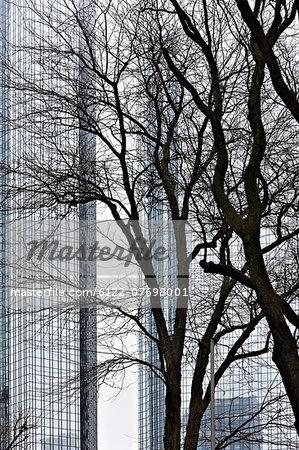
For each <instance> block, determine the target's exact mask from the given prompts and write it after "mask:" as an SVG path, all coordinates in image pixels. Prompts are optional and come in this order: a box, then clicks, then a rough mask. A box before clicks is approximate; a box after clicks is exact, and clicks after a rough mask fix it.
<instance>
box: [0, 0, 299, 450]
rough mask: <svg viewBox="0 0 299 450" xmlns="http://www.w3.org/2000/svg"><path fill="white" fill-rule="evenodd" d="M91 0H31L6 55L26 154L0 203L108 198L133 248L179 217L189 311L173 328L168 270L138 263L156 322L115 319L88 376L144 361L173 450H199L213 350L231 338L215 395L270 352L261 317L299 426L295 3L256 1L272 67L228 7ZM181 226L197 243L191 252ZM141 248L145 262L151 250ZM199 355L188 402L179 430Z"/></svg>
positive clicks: (11, 168)
mask: <svg viewBox="0 0 299 450" xmlns="http://www.w3.org/2000/svg"><path fill="white" fill-rule="evenodd" d="M79 3H80V2H76V1H75V0H72V1H69V2H66V3H65V4H64V6H63V11H62V10H61V7H60V6H56V5H55V4H54V5H53V4H50V3H49V4H48V3H46V4H45V5H44V4H43V5H42V6H41V7H40V8H39V7H37V6H36V5H35V4H34V2H32V3H31V2H30V1H29V2H28V3H27V4H26V7H25V9H24V11H28V8H29V9H30V10H31V11H32V12H34V21H33V22H30V19H27V21H26V20H25V22H24V23H25V27H26V32H28V33H30V36H31V40H30V43H29V42H28V44H25V45H24V44H21V43H20V42H8V43H7V47H8V53H7V54H8V55H9V58H8V61H2V65H3V67H4V69H5V73H6V74H7V78H6V79H4V81H3V83H2V84H3V89H6V90H8V91H9V93H13V95H12V94H8V99H9V100H8V103H9V104H8V111H9V114H8V116H6V117H4V118H3V119H4V120H5V121H6V123H7V124H8V126H9V128H10V130H11V133H12V136H14V133H15V136H17V137H19V138H21V137H22V148H20V147H19V148H18V147H17V146H16V147H15V153H14V154H12V155H11V157H10V159H9V160H8V161H5V162H3V163H2V171H3V178H2V179H3V191H4V193H5V196H4V202H3V203H4V205H5V202H6V201H7V202H8V203H9V202H11V199H12V198H13V199H14V202H15V209H17V208H18V207H19V211H20V215H23V216H24V214H36V212H42V213H43V214H50V215H51V216H52V217H53V216H57V217H61V216H65V215H67V214H73V213H75V212H76V211H77V209H78V205H82V204H88V203H90V202H92V201H95V200H96V201H97V202H99V203H100V204H101V205H103V207H105V211H109V214H110V217H112V218H113V219H114V220H117V223H118V225H119V228H120V231H121V232H122V233H123V234H124V236H125V238H126V239H127V242H128V244H129V246H130V244H131V243H132V242H133V241H137V242H138V239H140V238H141V237H142V238H145V236H143V235H142V229H141V222H142V220H144V217H146V218H148V219H152V218H153V217H154V216H159V215H160V218H163V217H164V218H165V217H171V219H172V221H173V224H174V225H173V236H174V240H175V244H176V245H175V252H176V255H175V257H176V263H175V264H176V269H175V273H176V274H177V275H180V274H183V275H184V276H177V279H176V287H177V288H178V292H179V295H178V296H177V299H176V304H177V308H176V309H175V310H174V312H173V319H172V320H171V322H169V320H168V315H167V311H165V309H164V307H163V296H161V289H160V288H161V286H160V285H159V273H158V269H157V267H155V265H154V264H153V263H152V261H150V262H147V263H145V262H144V259H142V258H141V259H140V270H141V273H142V274H143V276H144V279H145V286H146V287H147V288H148V289H149V292H150V293H151V295H150V297H151V298H150V302H151V303H150V306H151V309H150V312H148V311H145V312H143V311H142V309H141V310H138V311H136V310H135V311H134V310H133V311H132V310H130V309H128V308H125V307H118V308H114V309H113V310H110V309H109V310H108V312H107V311H106V310H105V313H103V314H102V315H103V317H102V321H103V323H105V321H107V323H108V324H109V326H107V327H106V328H105V332H103V335H102V336H101V342H103V346H104V343H107V346H106V348H107V347H109V352H110V353H112V354H113V356H112V357H110V358H106V359H105V360H104V361H102V363H101V364H99V365H98V366H97V367H96V370H94V369H92V370H91V372H92V377H94V376H97V377H99V379H100V380H101V381H105V380H106V379H107V376H108V375H109V374H111V373H119V372H121V371H122V370H123V369H124V368H125V367H130V366H131V365H135V364H136V365H143V366H146V367H148V368H149V369H150V370H151V371H152V372H153V373H154V375H155V376H156V377H158V378H159V379H160V380H161V383H163V385H164V388H165V434H164V447H165V449H168V450H170V449H171V450H173V449H179V448H180V447H181V441H182V434H183V438H184V448H185V449H186V450H191V449H193V450H195V449H196V448H197V443H198V439H199V431H200V426H201V423H202V420H203V417H204V413H205V411H206V410H207V408H208V406H209V403H210V398H211V392H210V384H209V373H208V363H209V356H210V347H209V343H210V340H211V339H214V341H215V342H216V343H218V342H219V343H221V342H227V341H226V340H228V336H231V338H230V339H231V340H232V341H231V345H230V347H229V348H227V349H226V351H224V352H223V354H222V356H221V364H220V365H219V367H218V369H217V372H216V385H217V384H218V383H219V382H220V380H221V377H223V376H224V374H225V373H227V372H228V371H229V370H230V369H231V368H232V367H235V365H236V364H237V362H238V361H240V360H242V359H244V358H246V359H248V358H257V357H259V356H261V355H263V354H265V353H267V352H268V350H269V349H270V348H272V347H271V346H270V335H267V334H266V333H265V335H264V339H263V340H264V342H263V345H262V346H261V347H254V348H250V336H251V333H252V332H253V331H254V329H255V327H257V326H258V324H259V323H260V322H261V321H262V319H263V318H264V317H266V319H267V322H268V324H269V328H270V331H271V336H273V360H274V361H275V363H276V365H277V367H278V369H279V371H280V373H281V376H282V379H283V382H284V385H285V388H286V392H287V394H288V397H289V399H290V402H291V404H292V407H293V411H294V414H295V416H296V417H297V415H298V392H297V389H296V387H297V386H298V379H297V378H298V376H299V370H297V369H296V368H298V364H299V363H298V356H297V349H296V337H295V335H293V330H291V329H290V326H289V325H288V324H287V321H286V319H287V320H288V321H289V322H290V323H291V324H292V327H296V328H297V326H298V318H297V315H296V313H295V311H294V310H293V308H292V307H291V305H290V303H291V302H292V301H293V299H294V294H295V292H296V288H297V285H298V283H297V281H296V279H295V277H296V274H295V263H296V253H295V246H296V238H297V235H298V229H297V228H296V226H295V225H294V214H295V199H296V195H297V190H296V171H295V170H294V169H293V167H292V163H293V159H294V145H295V138H296V135H295V131H294V126H293V119H292V116H291V114H290V112H289V110H290V111H291V112H292V114H293V115H294V116H295V112H296V111H295V107H294V106H289V104H288V103H291V104H292V105H293V104H294V100H293V95H292V92H293V91H294V90H295V87H294V86H293V85H292V83H293V82H294V81H295V77H294V72H293V66H292V59H291V56H292V53H293V52H294V48H293V44H292V42H289V40H288V39H289V38H288V37H286V38H285V40H283V36H284V34H283V33H284V32H285V31H286V30H290V29H291V28H290V27H291V26H292V23H293V20H294V11H295V10H294V7H293V2H289V3H290V4H289V5H287V6H285V5H284V4H282V2H275V3H276V5H275V6H274V7H272V4H271V5H269V6H267V7H265V5H264V6H263V8H262V7H261V6H260V7H258V5H257V6H256V13H255V14H256V17H257V16H258V15H260V21H261V23H263V26H264V27H265V29H266V30H267V29H268V28H271V29H272V30H273V31H272V32H271V33H270V34H269V35H266V34H265V32H264V35H265V36H266V37H264V38H263V39H266V40H267V42H268V41H269V42H268V44H267V45H269V46H271V48H272V47H273V46H274V45H277V47H278V48H279V45H281V46H282V47H281V48H283V49H287V50H288V52H287V53H283V51H282V50H281V51H279V56H277V55H276V56H275V55H274V54H273V52H272V53H271V52H268V53H269V54H270V56H269V57H266V56H265V55H262V54H261V53H262V52H261V48H260V46H263V41H261V40H260V39H259V37H257V36H256V35H255V34H254V32H253V31H252V34H253V36H252V37H251V36H250V33H249V32H248V29H247V27H246V25H245V24H244V22H242V20H241V18H240V15H239V13H238V8H237V6H236V5H235V3H236V2H234V1H231V2H222V1H210V2H206V1H202V2H191V1H190V2H188V1H186V2H176V1H172V0H170V1H165V2H164V1H161V2H156V1H146V2H142V4H141V5H140V4H139V3H140V2H139V3H137V4H136V5H135V4H133V5H132V4H131V5H130V3H129V2H126V1H122V2H118V3H117V4H114V3H113V2H107V3H105V2H104V3H101V2H98V1H96V0H90V1H89V2H88V4H83V9H82V8H81V9H80V7H79ZM237 3H238V6H239V7H240V5H239V4H240V3H241V2H237ZM257 3H259V2H257ZM240 9H241V7H240ZM20 11H22V9H21V8H20ZM24 14H25V13H24ZM279 14H280V17H281V18H280V19H279V20H278V16H279ZM273 15H274V16H273ZM256 20H257V19H256ZM37 23H38V24H40V25H41V26H40V27H39V26H37V25H36V24H37ZM246 23H247V22H246ZM45 29H46V30H47V33H45ZM258 29H259V28H258ZM78 36H80V39H77V38H76V37H78ZM24 58H25V60H26V61H28V64H29V65H30V68H31V70H30V71H27V70H26V69H27V67H28V66H27V65H24V64H23V61H24ZM271 58H272V60H273V58H275V61H276V62H277V59H278V58H279V64H280V66H282V67H283V69H284V70H285V71H286V73H287V74H288V78H287V81H284V84H286V83H287V84H290V85H291V86H289V87H288V89H289V90H291V91H292V92H291V93H290V92H289V91H287V94H289V95H287V97H288V98H287V99H286V98H285V96H284V97H283V95H284V94H281V93H280V91H279V90H278V89H277V85H276V84H275V83H274V81H273V80H274V79H275V80H276V78H275V76H274V75H273V70H274V72H275V71H276V69H277V68H276V66H275V65H274V69H273V70H272V67H273V64H272V63H271V61H272V60H271ZM266 64H267V65H268V67H269V71H270V74H271V77H270V76H269V75H268V73H267V71H266ZM271 64H272V65H271ZM283 69H280V70H283ZM280 75H281V76H283V74H281V73H280ZM270 78H271V79H270ZM271 80H272V81H273V85H274V88H275V89H273V88H272V82H271ZM276 91H277V92H278V94H279V95H281V97H282V98H283V100H284V102H285V104H286V105H287V106H288V107H289V109H288V108H286V107H285V106H284V105H281V103H280V101H279V99H278V97H277V94H276ZM283 91H284V92H285V91H286V89H285V87H284V88H283ZM295 117H296V116H295ZM80 133H81V135H82V133H84V140H82V139H81V140H80V139H78V136H80ZM94 139H96V142H97V150H96V155H94V153H93V149H94ZM16 141H17V140H16ZM79 143H80V145H79ZM82 147H83V148H84V152H83V153H82ZM82 154H84V157H83V158H82ZM7 180H10V182H7ZM12 180H13V183H12V182H11V181H12ZM127 220H129V222H128V221H127ZM187 221H189V223H190V224H191V226H192V229H193V236H196V241H195V242H194V243H193V244H194V245H193V247H192V248H191V250H190V249H189V247H188V242H187V232H186V227H187ZM139 242H141V241H139ZM143 242H146V240H144V241H143ZM138 251H139V252H140V254H141V255H143V256H144V255H145V254H147V253H148V252H149V245H148V243H145V244H144V245H143V246H142V245H139V247H138ZM199 261H200V264H198V263H199ZM278 262H279V265H278ZM202 269H203V270H204V271H205V272H206V274H210V273H211V274H212V275H211V276H208V275H205V277H204V280H206V285H205V289H202V288H200V286H199V284H198V283H196V282H192V283H193V284H192V283H191V286H192V295H191V294H190V298H191V307H189V308H188V301H187V298H188V297H186V296H185V295H183V292H187V293H189V290H190V282H189V279H190V278H191V279H192V277H191V274H193V277H194V274H195V277H197V276H198V277H200V276H201V277H202V276H203V275H202V273H203V270H202ZM197 274H200V275H197ZM185 275H187V276H185ZM240 286H242V287H241V288H240ZM154 292H155V293H157V295H153V293H154ZM96 301H97V299H96V298H95V302H96ZM189 306H190V305H189ZM148 314H150V323H151V324H154V331H153V330H152V327H149V326H148V322H147V315H148ZM119 320H120V321H121V324H122V325H121V327H120V326H119V324H120V322H119ZM116 330H117V332H118V333H119V335H120V337H121V333H124V334H125V335H127V334H128V333H129V332H130V330H132V332H134V333H136V332H137V333H138V334H140V335H142V336H143V338H142V339H144V340H147V341H148V342H151V344H150V345H152V346H153V347H154V349H155V354H156V355H157V359H156V360H154V361H151V360H146V359H145V358H142V357H141V356H140V354H138V352H137V353H136V352H135V354H132V353H130V352H129V351H127V350H126V349H125V348H124V346H123V345H118V344H117V343H116V342H115V341H113V340H112V335H115V332H116ZM248 342H249V343H248ZM147 345H149V344H147ZM104 353H105V350H104V349H103V354H104ZM188 358H189V360H190V362H189V370H190V371H191V373H192V376H191V394H190V406H189V411H188V419H187V423H186V432H184V433H182V421H181V416H182V377H183V373H184V366H185V365H186V360H187V361H188ZM265 405H267V407H268V408H270V407H271V405H272V403H271V401H266V400H265ZM265 408H266V406H265ZM260 409H261V410H263V409H264V408H263V407H261V408H260ZM253 415H254V414H253ZM276 419H277V415H274V416H272V418H271V419H270V422H271V421H273V420H276ZM247 425H248V419H247V418H245V419H244V422H243V425H240V424H238V425H237V426H236V427H235V428H234V427H232V428H231V429H230V431H229V432H227V436H226V438H222V441H221V442H219V444H218V448H223V447H224V446H225V445H227V444H228V442H231V441H230V440H232V439H247V438H248V430H247ZM263 426H265V424H263ZM263 426H260V424H259V425H258V426H257V428H259V429H261V428H263ZM257 428H256V427H253V431H254V432H256V431H257ZM240 432H241V433H240ZM242 433H243V434H242ZM251 434H252V433H251ZM249 435H250V433H249ZM221 446H222V447H221Z"/></svg>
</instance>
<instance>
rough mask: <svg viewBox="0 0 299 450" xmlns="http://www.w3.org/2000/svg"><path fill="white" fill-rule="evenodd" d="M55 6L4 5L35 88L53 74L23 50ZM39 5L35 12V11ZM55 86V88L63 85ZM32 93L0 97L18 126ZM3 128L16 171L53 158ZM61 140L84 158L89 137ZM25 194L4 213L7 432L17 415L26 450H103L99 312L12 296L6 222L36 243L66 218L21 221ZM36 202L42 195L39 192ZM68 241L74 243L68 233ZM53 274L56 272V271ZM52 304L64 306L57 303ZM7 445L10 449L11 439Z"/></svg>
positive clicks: (35, 216) (1, 398) (18, 63)
mask: <svg viewBox="0 0 299 450" xmlns="http://www.w3.org/2000/svg"><path fill="white" fill-rule="evenodd" d="M50 3H51V2H48V0H44V1H42V2H37V3H36V2H32V4H31V8H30V5H29V4H28V3H27V2H25V1H22V0H20V1H19V2H5V1H4V2H1V6H0V8H1V10H0V11H1V38H2V39H1V52H2V56H5V58H6V59H7V60H8V61H9V64H10V65H11V66H13V67H15V68H16V71H18V72H19V73H24V74H26V76H27V77H28V80H29V81H30V82H32V83H34V82H35V81H36V79H38V80H40V79H41V75H42V76H43V77H44V78H45V80H48V81H49V80H51V74H49V73H46V74H43V73H42V72H41V71H42V68H41V67H39V66H38V64H35V63H34V62H33V61H32V60H31V56H32V55H30V52H28V48H27V52H28V53H26V50H25V49H23V48H24V47H25V46H28V47H29V46H30V45H36V42H34V36H35V37H36V36H38V35H39V34H40V35H43V33H44V34H45V35H46V34H47V33H50V30H48V29H47V28H46V26H45V25H44V24H43V21H41V20H40V18H39V17H38V14H37V12H39V13H42V11H43V5H45V4H50ZM34 5H35V7H36V8H37V9H36V10H34V9H33V8H32V6H34ZM57 5H59V3H58V2H57ZM56 7H58V6H56ZM61 7H62V4H61ZM31 27H32V28H31ZM32 30H33V33H32ZM74 40H77V42H78V37H76V36H74ZM6 41H8V42H10V47H9V48H6ZM70 70H71V71H72V72H73V74H75V75H76V74H78V73H79V68H78V67H77V68H76V67H73V68H71V69H70ZM2 76H4V74H3V73H2ZM51 82H53V83H54V84H55V83H56V82H57V80H52V81H51ZM56 87H57V86H56ZM26 95H27V96H28V93H27V94H25V93H22V92H21V90H19V91H15V92H14V91H10V92H9V94H7V93H6V91H5V90H4V89H2V90H1V92H0V98H1V108H2V111H3V112H4V114H3V116H6V118H7V119H12V120H17V118H18V116H20V117H29V116H30V113H31V112H32V109H31V108H34V107H36V105H37V103H35V99H33V100H32V99H31V100H29V99H28V97H26ZM37 101H38V100H37ZM38 106H39V105H38ZM27 113H28V116H27ZM28 121H29V119H28ZM1 126H2V128H1V158H2V161H4V160H5V159H7V158H8V159H9V164H10V165H11V166H15V167H20V165H21V164H22V161H24V160H25V158H29V159H30V158H31V159H32V160H33V161H34V158H35V157H36V159H37V160H38V161H39V162H40V161H42V160H43V158H44V160H45V161H46V160H47V158H51V155H50V154H47V149H48V148H50V146H48V144H47V143H46V142H45V141H43V136H42V135H40V136H32V135H31V134H30V131H27V123H26V121H25V122H24V123H23V127H20V128H18V127H10V129H9V132H6V130H4V126H5V125H3V124H2V125H1ZM49 126H50V125H49ZM28 129H29V127H28ZM4 131H5V132H4ZM63 139H65V142H63ZM60 140H61V142H60V144H61V148H64V147H67V146H68V145H69V144H70V142H72V143H73V144H74V146H75V148H78V149H79V150H80V151H81V152H83V150H82V149H81V147H83V148H84V147H85V146H84V145H83V144H82V141H83V140H84V138H82V136H79V135H78V133H74V132H70V133H69V134H68V135H67V134H63V133H62V134H61V137H60ZM92 145H95V142H92ZM81 157H82V155H81ZM27 182H28V180H27V179H26V177H25V176H24V178H22V177H21V176H20V175H18V176H15V175H10V176H9V178H8V179H7V183H8V185H14V186H20V187H22V186H25V185H26V183H27ZM27 186H28V184H27ZM20 191H21V193H20V196H19V197H18V198H10V199H9V200H8V201H5V202H2V203H3V204H5V207H6V209H7V215H5V214H4V212H2V217H1V219H2V220H1V234H0V245H1V256H2V258H1V261H2V262H5V264H1V298H0V302H1V317H0V320H1V322H0V329H1V333H0V335H1V336H0V360H1V368H0V390H1V392H0V420H1V427H3V426H4V427H6V428H5V429H7V428H8V429H9V433H10V434H9V435H8V434H7V440H8V441H9V440H11V439H13V437H14V436H13V427H14V424H15V418H16V417H19V419H20V420H19V425H22V424H24V423H26V424H27V425H29V430H28V431H27V432H26V439H25V438H24V442H22V443H21V442H20V443H19V444H18V446H17V448H20V449H22V448H26V449H27V448H30V449H33V450H34V449H36V450H38V449H41V448H43V449H63V450H67V449H72V450H75V449H96V448H97V388H96V378H95V377H93V378H92V377H91V376H90V374H91V371H92V368H94V367H95V366H96V349H97V341H96V335H97V332H96V328H97V320H96V312H95V311H94V310H90V309H85V308H81V309H79V308H78V307H77V308H74V307H72V308H67V307H65V308H58V307H50V308H49V301H45V303H44V304H43V302H42V301H41V302H40V304H39V307H38V308H34V307H33V306H32V303H30V299H28V306H26V298H24V297H23V298H15V297H13V294H12V289H13V288H14V287H15V283H16V282H17V281H18V280H16V276H15V274H14V268H17V267H18V264H19V261H21V260H22V257H23V255H21V254H20V250H19V249H18V240H17V238H16V235H15V233H14V232H13V231H12V229H11V228H9V227H8V228H7V229H6V228H5V221H10V222H11V223H12V222H14V223H16V224H17V225H16V226H15V227H14V230H17V231H18V233H17V234H18V236H22V235H25V234H26V238H29V237H30V236H31V234H32V239H34V235H33V231H32V230H30V220H32V221H35V222H36V221H40V223H41V227H43V225H42V223H43V220H44V217H47V219H48V220H49V221H50V222H51V223H54V222H55V220H57V216H58V217H59V213H60V212H63V211H62V210H61V211H60V210H59V208H57V210H56V211H55V214H54V215H53V213H52V212H49V211H46V210H43V209H40V210H38V209H37V210H36V212H32V211H31V214H30V217H29V218H28V217H27V218H26V220H25V219H22V212H21V213H20V209H19V206H20V205H26V204H27V200H28V197H26V195H27V196H28V193H27V194H26V193H24V192H25V190H24V192H23V193H22V189H20ZM29 195H30V194H29ZM35 196H36V197H38V195H37V194H35ZM23 210H24V208H23ZM74 220H77V221H78V223H79V224H80V223H81V222H84V223H85V224H86V223H88V222H92V221H94V220H95V204H92V205H89V206H88V211H87V209H86V211H84V210H83V209H81V210H80V211H79V209H78V211H77V214H76V215H75V219H74ZM28 224H29V226H28ZM79 227H80V225H79ZM32 228H33V227H32ZM83 228H86V226H85V227H83ZM30 233H31V234H30ZM83 238H86V236H85V237H84V236H82V233H79V235H78V239H79V241H80V240H81V239H83ZM64 239H65V243H67V239H68V238H67V234H66V237H65V238H64ZM60 269H61V270H63V271H64V272H67V271H68V272H69V273H70V279H72V281H73V282H74V283H76V284H77V285H79V286H82V285H84V283H85V281H84V280H85V278H84V271H85V270H86V267H83V266H82V265H81V264H79V263H78V264H73V263H68V262H61V267H60ZM89 269H90V267H89ZM49 275H50V276H54V275H55V274H54V272H51V270H50V269H49ZM94 277H95V273H94ZM89 280H90V277H89ZM89 282H90V281H89ZM50 301H51V302H52V301H53V304H58V302H57V299H55V298H51V299H50ZM55 301H56V302H55ZM87 375H88V377H89V378H87ZM2 435H3V433H2ZM27 435H28V436H27ZM24 436H25V435H24ZM2 445H3V448H6V443H5V442H4V440H3V444H2Z"/></svg>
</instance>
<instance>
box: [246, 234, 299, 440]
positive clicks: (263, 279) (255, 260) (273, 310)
mask: <svg viewBox="0 0 299 450" xmlns="http://www.w3.org/2000/svg"><path fill="white" fill-rule="evenodd" d="M244 247H245V253H246V257H247V261H248V267H249V272H250V278H251V281H252V284H253V286H254V288H255V291H256V293H257V295H258V300H259V303H260V306H261V308H262V310H263V312H264V314H265V316H266V318H267V321H268V324H269V327H270V330H271V333H272V335H273V342H274V349H273V357H272V359H273V361H274V363H275V364H276V366H277V368H278V370H279V372H280V375H281V377H282V380H283V383H284V386H285V389H286V392H287V395H288V397H289V400H290V403H291V406H292V408H293V412H294V416H295V427H296V430H297V433H298V434H299V389H298V387H299V358H298V350H297V345H296V341H295V339H294V337H293V336H292V333H291V331H290V328H289V326H288V324H287V323H286V321H285V318H284V315H283V311H282V303H281V302H282V299H280V297H279V295H278V294H276V292H275V291H274V289H273V287H272V285H271V282H270V280H269V277H268V273H267V270H266V268H265V264H264V260H263V256H262V252H261V247H260V242H259V239H258V238H257V239H256V238H255V239H254V238H253V237H251V238H250V239H248V241H247V242H244Z"/></svg>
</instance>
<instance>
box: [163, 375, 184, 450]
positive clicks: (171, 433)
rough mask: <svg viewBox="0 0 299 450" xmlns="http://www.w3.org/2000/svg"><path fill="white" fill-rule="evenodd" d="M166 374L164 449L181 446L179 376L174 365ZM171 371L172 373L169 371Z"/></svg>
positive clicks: (177, 449)
mask: <svg viewBox="0 0 299 450" xmlns="http://www.w3.org/2000/svg"><path fill="white" fill-rule="evenodd" d="M169 372H170V374H168V377H167V378H168V380H167V384H166V396H165V409H166V414H165V436H164V449H165V450H180V448H181V377H180V374H178V373H177V370H175V368H174V367H172V368H171V370H170V371H169ZM171 372H172V373H171ZM174 372H176V373H174Z"/></svg>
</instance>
